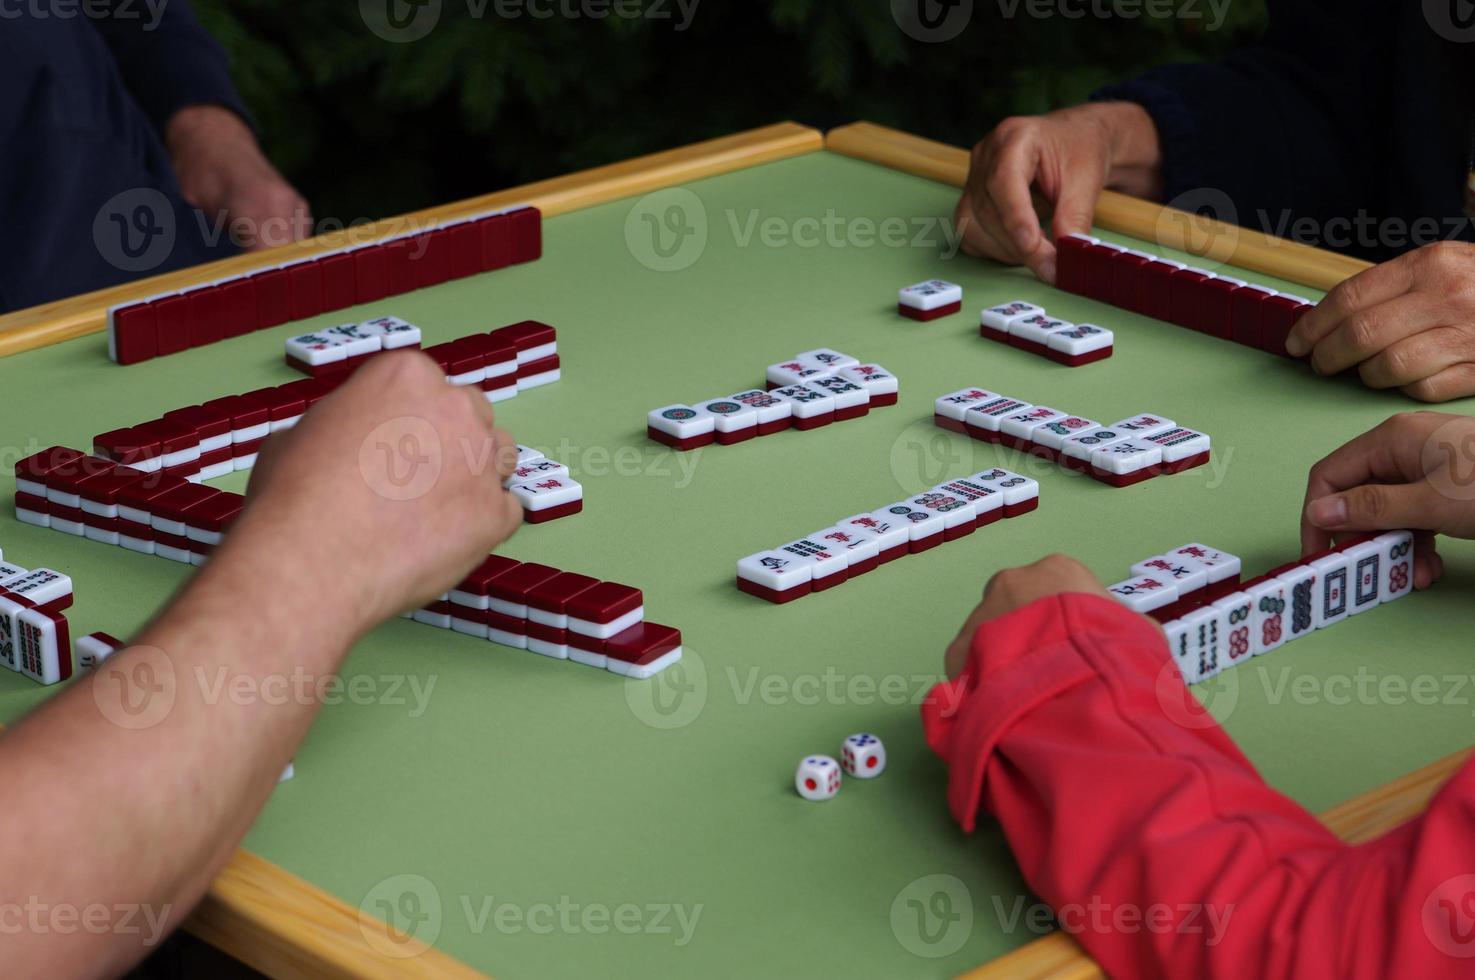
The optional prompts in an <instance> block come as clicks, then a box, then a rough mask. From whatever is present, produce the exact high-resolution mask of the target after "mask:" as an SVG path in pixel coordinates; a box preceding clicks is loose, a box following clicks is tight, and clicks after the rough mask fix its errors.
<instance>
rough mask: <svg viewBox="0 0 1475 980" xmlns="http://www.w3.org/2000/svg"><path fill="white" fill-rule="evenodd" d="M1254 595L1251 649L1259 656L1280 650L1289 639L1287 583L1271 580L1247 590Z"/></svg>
mask: <svg viewBox="0 0 1475 980" xmlns="http://www.w3.org/2000/svg"><path fill="white" fill-rule="evenodd" d="M1245 591H1246V592H1247V593H1249V596H1250V649H1251V650H1252V651H1253V652H1254V654H1255V656H1257V657H1258V656H1260V655H1262V654H1266V653H1269V652H1271V651H1272V650H1277V649H1279V648H1280V647H1282V646H1284V645H1285V641H1286V622H1285V614H1286V607H1287V606H1288V605H1289V603H1288V602H1287V601H1286V584H1285V583H1284V582H1282V581H1280V580H1279V579H1267V580H1266V581H1264V582H1258V583H1256V584H1254V585H1251V586H1250V587H1249V588H1247V589H1245Z"/></svg>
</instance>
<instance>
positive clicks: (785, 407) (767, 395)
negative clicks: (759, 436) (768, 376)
mask: <svg viewBox="0 0 1475 980" xmlns="http://www.w3.org/2000/svg"><path fill="white" fill-rule="evenodd" d="M732 400H733V401H735V402H740V403H741V404H744V405H747V406H748V407H749V408H752V409H755V410H756V411H757V412H758V424H759V425H768V424H770V423H773V422H782V421H783V420H784V419H787V418H789V417H790V416H792V415H793V412H794V404H793V402H791V401H789V400H788V399H786V398H781V397H778V396H775V395H774V394H773V393H772V392H769V391H762V390H759V389H757V388H752V389H749V390H748V391H740V392H738V393H737V394H735V395H733V396H732Z"/></svg>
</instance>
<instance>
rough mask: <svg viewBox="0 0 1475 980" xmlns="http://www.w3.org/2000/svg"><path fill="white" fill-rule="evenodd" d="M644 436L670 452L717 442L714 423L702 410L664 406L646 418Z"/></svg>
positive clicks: (710, 415) (715, 424) (711, 416)
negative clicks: (665, 446)
mask: <svg viewBox="0 0 1475 980" xmlns="http://www.w3.org/2000/svg"><path fill="white" fill-rule="evenodd" d="M645 434H646V435H647V436H649V437H650V438H651V439H653V440H655V441H656V442H659V443H663V444H664V445H667V446H670V447H672V448H673V449H681V450H686V449H698V448H700V447H702V446H708V445H711V444H712V443H713V442H715V441H716V439H717V420H716V418H714V417H713V415H712V413H711V412H708V411H706V410H705V409H700V408H693V407H692V406H690V405H667V406H665V407H663V408H657V409H653V410H652V411H651V412H650V413H649V414H647V415H646V417H645Z"/></svg>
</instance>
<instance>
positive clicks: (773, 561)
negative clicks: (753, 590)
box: [737, 551, 815, 592]
mask: <svg viewBox="0 0 1475 980" xmlns="http://www.w3.org/2000/svg"><path fill="white" fill-rule="evenodd" d="M814 565H815V559H814V557H813V556H811V555H797V554H792V553H788V552H782V551H760V552H758V553H757V554H756V555H749V556H748V557H746V558H743V559H741V560H740V561H739V562H738V563H737V573H738V577H739V578H742V579H746V580H747V581H749V582H753V583H756V584H758V585H761V586H763V587H764V588H765V589H773V590H774V591H775V592H787V591H788V590H790V589H795V588H798V587H799V586H801V585H807V584H808V583H809V582H810V581H812V580H813V578H814Z"/></svg>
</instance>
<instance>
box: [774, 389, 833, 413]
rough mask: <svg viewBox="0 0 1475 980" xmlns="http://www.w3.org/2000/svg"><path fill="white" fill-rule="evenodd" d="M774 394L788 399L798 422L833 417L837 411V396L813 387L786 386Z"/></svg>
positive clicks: (775, 390) (776, 390)
mask: <svg viewBox="0 0 1475 980" xmlns="http://www.w3.org/2000/svg"><path fill="white" fill-rule="evenodd" d="M774 394H776V395H779V396H782V397H783V398H786V399H788V400H789V401H790V402H791V403H792V404H793V412H794V418H795V419H796V420H804V419H814V418H820V417H822V416H825V415H832V414H834V411H835V396H834V395H832V394H830V393H829V392H828V391H825V390H823V389H821V388H816V387H814V386H813V385H808V384H796V385H785V386H784V387H782V388H775V389H774Z"/></svg>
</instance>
